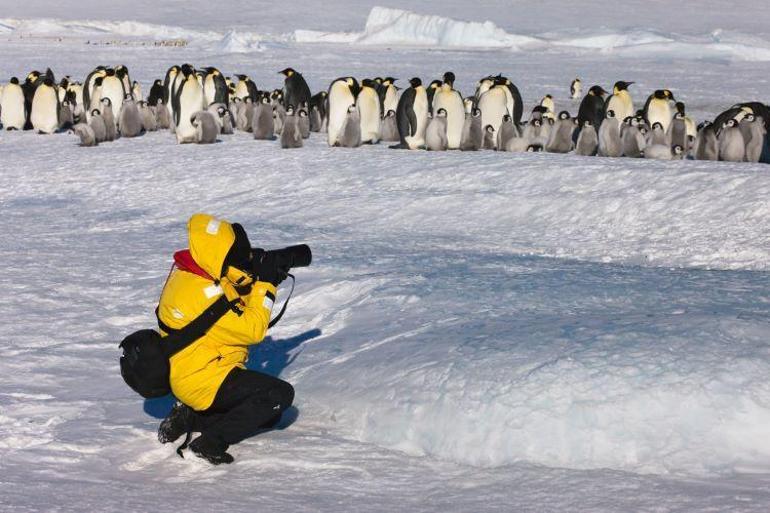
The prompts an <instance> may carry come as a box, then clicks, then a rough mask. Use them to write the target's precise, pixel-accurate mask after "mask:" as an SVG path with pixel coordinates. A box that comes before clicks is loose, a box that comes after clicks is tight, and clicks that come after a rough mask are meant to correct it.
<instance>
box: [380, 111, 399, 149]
mask: <svg viewBox="0 0 770 513" xmlns="http://www.w3.org/2000/svg"><path fill="white" fill-rule="evenodd" d="M380 137H381V138H382V140H383V141H385V142H395V141H399V140H400V138H399V136H398V127H397V126H396V111H395V110H393V109H391V110H389V111H388V112H386V113H385V116H384V117H383V118H382V122H381V124H380Z"/></svg>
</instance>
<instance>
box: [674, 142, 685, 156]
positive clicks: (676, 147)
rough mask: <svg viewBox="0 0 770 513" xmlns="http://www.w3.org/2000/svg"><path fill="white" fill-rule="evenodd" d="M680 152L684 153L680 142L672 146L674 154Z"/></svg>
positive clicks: (679, 153)
mask: <svg viewBox="0 0 770 513" xmlns="http://www.w3.org/2000/svg"><path fill="white" fill-rule="evenodd" d="M682 153H684V148H682V146H681V145H680V144H677V145H676V146H674V155H677V156H679V155H681V154H682Z"/></svg>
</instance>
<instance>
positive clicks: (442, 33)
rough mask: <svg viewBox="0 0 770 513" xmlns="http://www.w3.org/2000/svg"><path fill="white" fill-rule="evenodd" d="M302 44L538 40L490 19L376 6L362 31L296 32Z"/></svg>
mask: <svg viewBox="0 0 770 513" xmlns="http://www.w3.org/2000/svg"><path fill="white" fill-rule="evenodd" d="M294 36H295V40H296V41H297V42H301V43H316V42H335V43H356V44H366V45H409V46H430V47H466V48H474V47H478V48H519V47H523V46H526V45H532V44H536V43H538V40H537V39H535V38H533V37H528V36H519V35H514V34H509V33H508V32H506V31H505V30H503V29H501V28H499V27H498V26H497V25H495V24H494V23H492V22H491V21H485V22H469V21H458V20H453V19H451V18H446V17H443V16H435V15H422V14H417V13H413V12H410V11H405V10H402V9H389V8H386V7H373V8H372V10H371V11H370V12H369V16H368V18H367V20H366V26H365V27H364V31H363V32H358V33H355V32H344V33H332V32H318V31H307V30H301V31H295V34H294Z"/></svg>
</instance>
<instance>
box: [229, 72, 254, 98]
mask: <svg viewBox="0 0 770 513" xmlns="http://www.w3.org/2000/svg"><path fill="white" fill-rule="evenodd" d="M236 76H237V77H238V83H237V84H235V96H237V97H238V98H240V99H241V100H243V99H244V98H246V97H247V96H248V97H249V98H251V101H252V102H256V101H257V96H258V95H259V89H258V88H257V84H255V83H254V81H253V80H252V79H250V78H249V77H248V76H247V75H236Z"/></svg>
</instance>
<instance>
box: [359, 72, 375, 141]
mask: <svg viewBox="0 0 770 513" xmlns="http://www.w3.org/2000/svg"><path fill="white" fill-rule="evenodd" d="M356 104H357V105H358V113H359V115H360V117H361V143H362V144H365V143H371V144H376V143H378V142H380V97H379V95H378V94H377V89H376V84H375V83H374V81H373V80H371V79H368V78H367V79H364V80H362V81H361V90H360V91H359V92H358V99H357V100H356Z"/></svg>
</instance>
